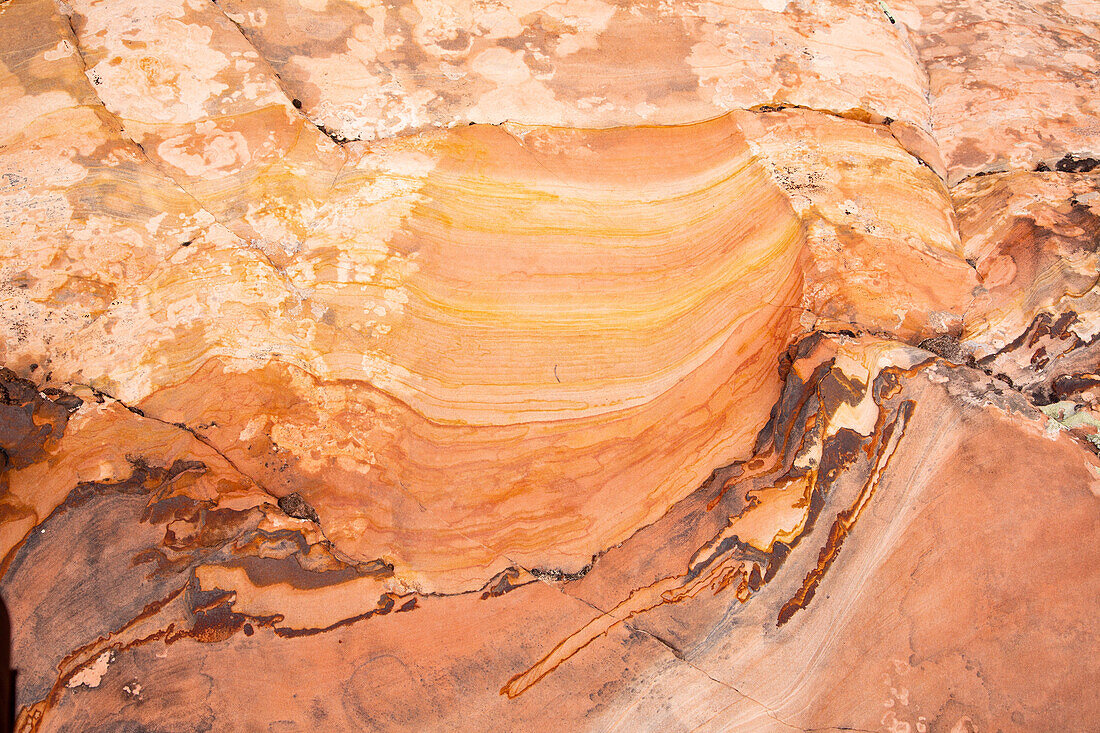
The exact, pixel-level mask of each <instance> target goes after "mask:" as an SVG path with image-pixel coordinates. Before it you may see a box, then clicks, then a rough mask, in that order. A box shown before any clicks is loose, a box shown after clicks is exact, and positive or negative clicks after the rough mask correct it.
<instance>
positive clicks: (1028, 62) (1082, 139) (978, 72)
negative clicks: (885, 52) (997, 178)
mask: <svg viewBox="0 0 1100 733" xmlns="http://www.w3.org/2000/svg"><path fill="white" fill-rule="evenodd" d="M889 5H890V6H891V7H897V8H899V11H898V15H899V19H900V20H902V21H903V22H905V23H907V24H909V25H910V32H909V37H910V38H911V39H912V41H913V43H914V44H915V46H916V48H917V51H918V52H919V55H920V60H921V63H922V64H923V65H924V67H925V68H926V69H927V70H928V77H929V83H930V93H931V99H932V113H933V120H934V125H935V136H936V138H937V140H938V141H939V144H940V147H941V151H942V153H943V157H944V161H945V162H946V164H947V167H948V169H949V178H948V180H949V182H950V183H952V184H954V183H956V182H958V181H961V180H962V179H964V178H965V177H967V176H968V175H972V174H974V173H977V172H982V171H1004V170H1021V169H1022V170H1032V169H1034V168H1035V167H1036V165H1038V164H1039V163H1045V164H1046V165H1047V166H1048V167H1049V168H1054V163H1055V161H1057V160H1058V159H1060V158H1062V157H1063V156H1064V155H1066V154H1071V153H1072V154H1076V155H1092V157H1098V156H1100V76H1098V75H1097V73H1096V68H1097V66H1100V10H1098V8H1097V4H1096V3H1095V2H1078V1H1071V0H1054V1H1052V2H1044V3H1022V2H1014V1H1013V0H994V1H993V2H971V1H970V0H948V1H947V2H942V1H941V0H898V2H891V3H889Z"/></svg>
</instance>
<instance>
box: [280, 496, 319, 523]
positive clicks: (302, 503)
mask: <svg viewBox="0 0 1100 733" xmlns="http://www.w3.org/2000/svg"><path fill="white" fill-rule="evenodd" d="M279 508H280V509H282V510H283V512H284V513H286V515H287V516H288V517H294V518H295V519H308V520H309V521H311V522H313V523H314V524H320V523H321V518H320V517H319V516H318V515H317V510H316V509H314V508H313V507H312V506H311V505H310V504H309V502H307V501H306V500H305V499H303V498H302V495H301V494H299V493H297V492H295V493H293V494H287V495H286V496H284V497H281V498H280V499H279Z"/></svg>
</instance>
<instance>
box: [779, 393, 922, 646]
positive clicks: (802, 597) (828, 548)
mask: <svg viewBox="0 0 1100 733" xmlns="http://www.w3.org/2000/svg"><path fill="white" fill-rule="evenodd" d="M915 407H916V403H915V402H913V401H912V400H905V401H903V402H902V403H901V404H900V405H899V406H898V411H897V415H896V417H895V418H894V420H893V421H892V422H890V423H889V424H888V425H887V427H886V428H885V436H884V439H883V441H882V444H881V446H880V448H879V452H878V456H877V457H876V460H875V465H874V468H873V469H872V470H871V474H870V475H869V476H868V477H867V481H866V482H865V483H864V485H863V489H862V490H861V491H860V492H859V495H858V496H857V497H856V500H855V502H854V503H853V504H852V505H851V506H850V507H848V508H847V509H845V510H844V511H842V512H840V513H839V514H837V518H836V520H835V521H834V522H833V524H832V526H831V527H830V528H829V539H828V540H827V541H826V543H825V546H824V547H823V548H821V551H820V553H818V557H817V566H816V567H814V568H813V569H812V570H810V572H809V573H807V574H806V578H805V579H804V580H803V581H802V587H801V588H799V589H798V591H797V592H796V593H795V594H794V596H792V597H791V598H790V600H788V601H787V602H786V603H784V604H783V607H782V608H780V609H779V617H778V618H777V619H776V626H783V625H784V624H785V623H787V622H788V621H790V620H791V617H792V616H794V614H795V613H796V612H797V611H799V610H800V609H803V608H805V607H806V606H807V605H809V603H810V601H811V600H813V597H814V594H815V593H816V592H817V587H818V585H819V584H820V583H821V580H822V578H824V577H825V573H826V572H827V571H828V570H829V567H830V566H831V565H832V564H833V561H834V560H836V558H837V555H839V554H840V548H841V546H842V545H843V544H844V540H845V539H847V537H848V535H849V534H850V533H851V531H852V528H853V527H855V525H856V522H857V521H859V517H860V515H861V514H862V513H863V510H864V509H865V508H866V507H867V505H868V503H870V501H871V499H872V498H873V497H874V494H875V490H876V489H877V488H878V482H879V478H880V477H881V476H882V472H883V471H885V470H886V467H887V466H888V465H889V463H890V458H891V457H892V456H893V455H894V451H896V450H897V447H898V443H899V442H900V441H901V438H902V436H903V435H904V434H905V426H906V424H907V423H908V421H909V418H910V417H911V416H912V414H913V410H914V408H915Z"/></svg>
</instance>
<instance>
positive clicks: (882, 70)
mask: <svg viewBox="0 0 1100 733" xmlns="http://www.w3.org/2000/svg"><path fill="white" fill-rule="evenodd" d="M219 5H220V7H222V8H224V9H225V10H226V13H227V15H228V16H229V17H230V18H232V19H233V20H234V22H236V23H239V24H240V26H241V28H242V30H243V32H244V33H245V34H246V35H247V37H248V38H249V40H250V41H252V43H254V44H255V46H256V48H257V49H258V50H259V51H260V53H261V54H262V55H263V56H264V57H266V58H267V59H269V60H270V61H271V63H272V65H273V66H274V67H275V68H276V69H277V70H278V72H279V74H280V76H281V78H282V79H283V80H284V81H285V83H286V85H287V88H288V89H289V90H290V91H291V93H292V94H293V95H294V96H295V97H296V98H298V99H299V100H300V101H301V102H302V105H303V109H304V110H305V111H306V112H307V113H308V114H309V115H310V118H311V119H312V120H314V121H315V122H317V123H318V124H320V125H324V126H325V127H326V128H327V129H329V130H330V131H332V132H333V133H335V134H337V135H339V136H342V137H345V138H356V139H373V138H377V137H386V136H390V135H396V134H401V133H405V132H408V131H411V130H417V129H420V128H423V127H427V126H439V125H448V126H449V125H455V124H463V123H465V122H488V123H499V122H504V121H509V120H510V121H513V122H520V123H525V124H549V125H568V126H573V127H606V126H615V125H635V124H646V123H648V124H654V123H656V124H670V123H684V122H692V121H698V120H702V119H707V118H709V117H714V116H716V115H718V114H721V113H722V112H725V111H728V110H731V109H740V108H749V107H755V106H757V105H762V104H775V103H780V102H782V103H790V104H798V105H801V106H805V107H813V108H820V109H826V110H830V111H833V112H839V113H849V112H851V113H855V114H857V115H859V116H861V117H864V118H867V117H875V118H877V119H879V120H881V119H883V118H885V117H889V118H892V119H895V120H899V121H903V122H904V123H905V124H906V125H907V126H909V127H911V128H912V129H913V130H914V131H920V133H921V134H922V135H923V136H927V135H928V133H930V132H931V128H930V126H929V122H930V120H929V109H928V103H927V100H926V97H925V91H926V89H927V85H926V79H925V75H924V73H923V71H922V70H921V69H920V67H919V65H918V64H917V62H916V59H915V55H914V53H913V51H912V48H911V46H910V45H909V41H908V39H907V35H906V30H905V28H904V26H901V25H897V24H891V23H890V21H889V20H888V18H887V16H886V15H885V14H884V13H883V12H882V11H881V9H880V8H879V7H878V6H876V5H875V3H855V4H853V3H849V2H843V1H840V0H829V1H828V2H812V3H811V2H804V1H802V0H732V1H728V2H704V3H688V2H664V1H660V2H659V1H657V0H645V1H644V2H632V3H615V2H604V1H603V0H564V1H563V2H548V1H546V0H541V1H540V0H536V1H535V2H530V1H528V0H507V1H506V2H493V3H488V2H477V1H474V2H469V1H463V2H451V1H447V0H412V1H409V2H398V3H382V2H374V1H368V2H345V1H344V0H275V1H273V2H264V3H256V2H250V1H249V0H227V1H226V0H223V2H221V3H219ZM133 22H135V23H138V22H141V21H133Z"/></svg>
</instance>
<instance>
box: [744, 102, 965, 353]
mask: <svg viewBox="0 0 1100 733" xmlns="http://www.w3.org/2000/svg"><path fill="white" fill-rule="evenodd" d="M737 119H738V121H739V122H740V123H741V126H742V129H743V130H744V131H745V135H746V137H748V139H749V141H750V145H751V147H752V148H753V150H754V151H756V152H757V154H758V155H759V156H760V158H761V160H762V161H763V162H764V164H765V166H766V167H767V168H768V171H769V173H770V174H771V176H772V178H773V179H774V180H775V181H776V182H777V183H778V184H779V186H780V187H781V188H782V189H783V190H784V191H785V192H786V193H787V195H788V197H789V198H790V200H791V204H792V206H794V208H795V210H796V211H797V212H798V213H799V215H800V216H801V217H802V219H803V221H804V222H805V225H806V230H807V235H806V244H807V247H806V250H805V252H804V255H803V257H804V259H803V269H804V270H805V273H806V288H805V292H804V295H803V306H804V307H805V308H806V309H807V310H808V311H810V312H811V313H813V314H815V315H817V316H818V317H819V319H820V320H819V321H818V323H817V327H818V328H826V329H836V328H853V327H854V328H856V329H864V330H868V331H871V332H875V333H889V334H893V335H894V336H896V337H898V338H901V339H906V340H910V341H913V340H915V341H919V340H920V339H922V338H927V337H929V336H935V335H937V334H942V333H952V334H955V335H957V334H958V333H959V331H960V330H961V328H962V315H963V313H964V312H965V310H966V308H967V306H968V305H969V303H970V301H971V300H972V298H973V291H974V288H975V287H976V286H977V284H978V281H977V278H976V277H975V275H974V271H973V269H972V268H971V267H970V266H969V265H968V264H967V263H966V261H965V259H964V258H963V251H962V245H961V243H960V241H959V233H958V228H957V227H956V224H955V217H954V214H953V211H952V208H951V207H952V202H951V198H950V196H949V195H948V191H947V188H946V187H945V186H944V184H943V181H941V180H940V178H939V177H938V176H937V175H936V174H935V173H933V172H932V171H931V170H930V169H929V168H928V167H926V166H924V165H921V163H920V161H918V160H917V159H916V158H914V157H913V155H911V154H910V153H908V152H906V150H905V149H904V148H903V147H902V146H901V145H900V144H899V142H898V141H897V140H896V139H895V138H894V137H893V136H892V135H891V134H890V132H889V131H888V130H887V129H886V128H883V127H878V126H871V125H866V124H861V123H859V122H855V121H852V120H846V119H838V118H836V117H833V116H830V115H825V114H821V113H818V112H809V111H805V110H797V109H789V110H783V111H779V112H767V113H758V114H752V113H740V114H739V115H738V116H737Z"/></svg>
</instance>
